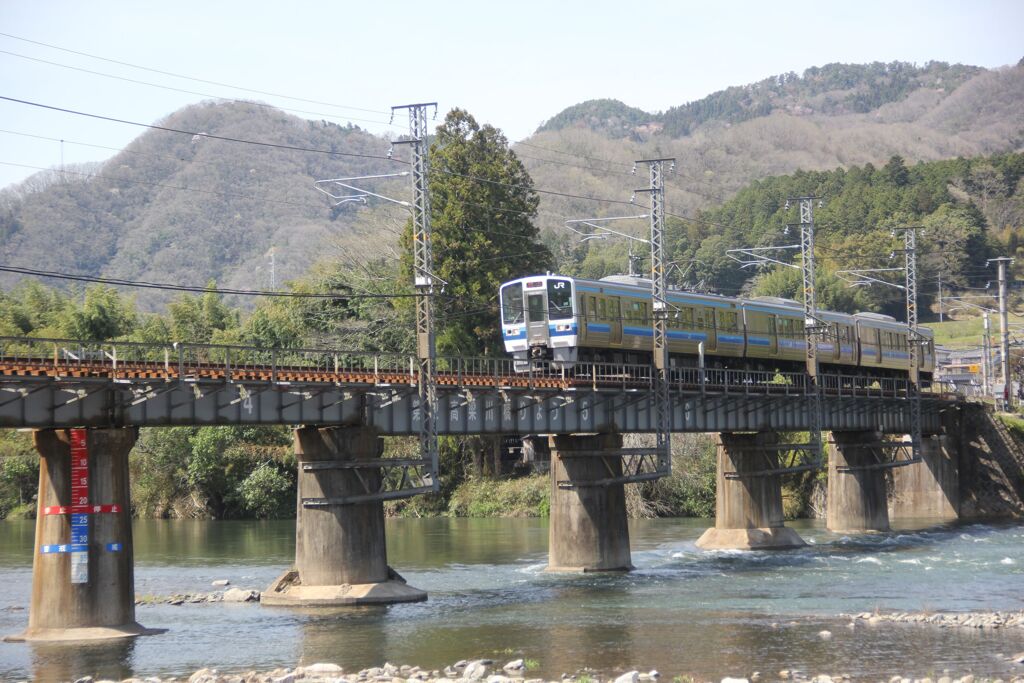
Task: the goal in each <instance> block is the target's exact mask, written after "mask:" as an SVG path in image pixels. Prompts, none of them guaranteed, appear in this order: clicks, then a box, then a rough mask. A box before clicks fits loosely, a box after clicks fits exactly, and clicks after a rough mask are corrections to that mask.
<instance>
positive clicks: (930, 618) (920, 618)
mask: <svg viewBox="0 0 1024 683" xmlns="http://www.w3.org/2000/svg"><path fill="white" fill-rule="evenodd" d="M841 616H844V617H849V618H850V619H852V620H853V621H854V622H855V623H866V624H868V625H871V626H874V625H876V624H881V623H894V624H923V625H930V626H938V627H940V628H954V627H958V628H989V629H997V628H1024V611H1020V612H956V613H943V612H889V613H879V612H861V613H860V614H844V615H841Z"/></svg>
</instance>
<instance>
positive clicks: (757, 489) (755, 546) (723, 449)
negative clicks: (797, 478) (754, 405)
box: [697, 432, 805, 550]
mask: <svg viewBox="0 0 1024 683" xmlns="http://www.w3.org/2000/svg"><path fill="white" fill-rule="evenodd" d="M777 442H778V435H777V434H775V433H773V432H758V433H756V434H738V433H730V432H723V433H721V434H719V435H718V478H717V494H716V499H715V526H714V527H712V528H711V529H708V530H707V531H705V532H704V534H703V535H702V536H701V537H700V538H699V539H698V540H697V547H698V548H702V549H704V550H727V549H738V550H782V549H786V548H799V547H801V546H803V545H805V543H804V541H803V539H802V538H800V535H799V534H797V532H795V531H793V530H792V529H789V528H787V527H786V526H785V523H784V517H783V513H782V481H781V479H780V477H779V475H777V474H775V475H771V474H758V472H763V471H765V470H771V469H775V468H777V467H778V462H779V455H778V452H777V451H775V450H774V449H773V448H772V446H774V445H775V444H776V443H777ZM733 472H735V473H736V474H737V475H739V476H738V477H735V478H734V477H726V474H727V473H733ZM744 475H746V476H744Z"/></svg>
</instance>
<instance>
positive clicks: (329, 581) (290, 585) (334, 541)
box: [261, 427, 427, 606]
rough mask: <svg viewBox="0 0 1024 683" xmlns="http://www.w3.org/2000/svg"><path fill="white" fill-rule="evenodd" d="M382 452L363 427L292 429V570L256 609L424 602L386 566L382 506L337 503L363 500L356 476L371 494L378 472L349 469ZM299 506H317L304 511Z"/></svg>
mask: <svg viewBox="0 0 1024 683" xmlns="http://www.w3.org/2000/svg"><path fill="white" fill-rule="evenodd" d="M382 446H383V442H382V440H381V438H380V437H379V435H378V432H377V431H376V430H374V429H372V428H369V427H326V428H317V427H302V428H299V429H297V430H295V454H296V455H297V456H298V461H299V462H298V467H299V473H298V502H297V508H298V510H297V514H296V519H295V566H294V567H293V568H292V569H289V570H288V571H286V572H285V573H284V574H282V575H281V576H280V577H278V578H277V580H275V581H274V583H272V584H271V585H270V587H269V588H267V590H266V591H265V592H264V593H263V595H262V598H261V602H263V603H264V604H267V605H314V606H316V605H323V606H331V605H365V604H383V603H393V602H417V601H421V600H426V599H427V594H426V593H425V592H424V591H421V590H418V589H416V588H412V587H411V586H409V585H407V584H406V583H405V580H404V579H402V577H401V576H399V575H398V574H397V573H395V572H394V571H393V570H392V569H391V568H390V567H389V566H388V561H387V549H386V547H385V537H384V503H383V502H382V501H380V500H376V501H368V502H357V503H344V502H341V501H340V500H339V499H344V498H347V497H351V496H356V495H362V494H363V493H364V487H363V486H362V485H361V484H360V477H362V479H363V480H364V481H366V482H368V483H369V484H370V486H371V488H373V487H376V486H377V485H379V482H380V477H381V476H382V475H381V472H380V469H379V468H375V467H361V468H358V469H357V468H355V467H352V463H353V462H354V461H358V460H373V459H377V458H379V457H380V456H381V452H382ZM307 466H308V467H309V469H307ZM303 501H319V503H320V504H317V505H315V506H306V505H304V504H303Z"/></svg>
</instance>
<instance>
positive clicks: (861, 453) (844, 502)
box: [825, 431, 889, 533]
mask: <svg viewBox="0 0 1024 683" xmlns="http://www.w3.org/2000/svg"><path fill="white" fill-rule="evenodd" d="M832 441H833V443H832V444H830V445H829V452H828V504H827V509H826V512H825V526H826V528H827V529H828V530H829V531H837V532H854V533H860V532H864V531H888V530H889V507H888V505H887V500H886V485H885V469H883V468H877V467H876V468H874V469H871V468H870V467H868V466H870V465H872V464H877V463H878V460H877V458H876V457H875V453H874V451H873V450H872V446H871V444H877V443H878V442H879V441H881V435H880V434H879V433H878V432H875V431H859V432H832ZM846 468H852V469H849V470H847V469H846Z"/></svg>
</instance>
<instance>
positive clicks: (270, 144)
mask: <svg viewBox="0 0 1024 683" xmlns="http://www.w3.org/2000/svg"><path fill="white" fill-rule="evenodd" d="M0 100H4V101H7V102H14V103H16V104H24V105H27V106H30V107H38V108H39V109H47V110H50V111H59V112H61V113H64V114H74V115H75V116H85V117H87V118H91V119H98V120H100V121H110V122H113V123H122V124H125V125H128V126H138V127H140V128H149V129H151V130H161V131H164V132H166V133H179V134H181V135H188V136H191V137H201V138H206V139H209V140H221V141H223V142H237V143H241V144H246V145H256V146H259V147H269V148H272V149H287V150H291V151H294V152H309V153H313V154H326V155H328V156H342V157H354V158H359V159H380V160H382V161H393V162H395V163H401V164H407V163H408V162H406V161H402V160H400V159H394V158H392V157H388V156H384V155H382V154H358V153H355V152H336V151H333V150H329V149H316V148H314V147H297V146H295V145H285V144H282V143H277V142H265V141H263V140H246V139H243V138H233V137H228V136H225V135H214V134H212V133H200V132H199V131H191V130H182V129H181V128H171V127H169V126H158V125H156V124H153V123H139V122H138V121H128V120H127V119H119V118H115V117H113V116H103V115H101V114H90V113H88V112H84V111H77V110H74V109H65V108H64V107H55V106H53V105H50V104H42V103H40V102H31V101H29V100H20V99H18V98H15V97H7V96H4V95H0Z"/></svg>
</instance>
